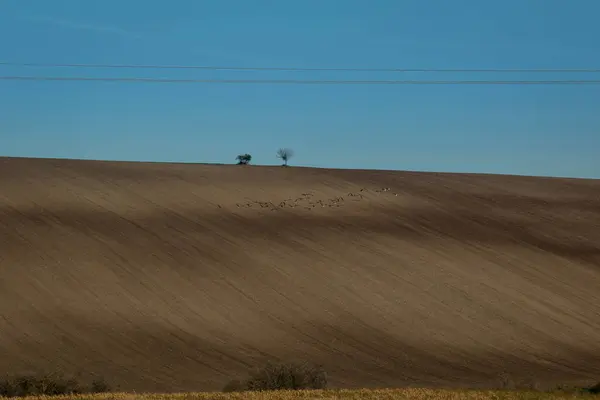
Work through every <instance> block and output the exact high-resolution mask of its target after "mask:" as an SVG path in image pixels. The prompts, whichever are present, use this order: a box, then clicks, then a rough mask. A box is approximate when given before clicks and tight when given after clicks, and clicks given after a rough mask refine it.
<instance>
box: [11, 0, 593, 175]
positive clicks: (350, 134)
mask: <svg viewBox="0 0 600 400" xmlns="http://www.w3.org/2000/svg"><path fill="white" fill-rule="evenodd" d="M599 12H600V2H598V0H577V1H572V2H569V1H565V0H504V1H502V2H500V1H487V0H485V1H481V0H453V1H448V0H410V1H408V0H371V1H366V0H361V1H357V0H344V1H341V0H340V1H333V0H319V1H316V0H304V1H291V0H290V1H285V0H280V1H276V0H271V1H266V0H253V1H247V0H172V1H169V2H167V1H164V0H160V1H158V0H144V1H142V0H119V1H117V0H103V1H92V0H52V1H50V0H0V61H4V62H17V63H18V62H23V63H29V62H33V63H82V64H89V63H100V64H169V65H229V66H259V67H260V66H265V67H273V66H275V67H278V66H283V67H308V68H319V67H325V68H336V67H342V68H344V67H356V68H600V45H599V42H598V38H600V24H598V23H597V15H598V13H599ZM0 75H3V76H6V75H52V76H108V77H116V76H119V77H159V78H163V77H167V78H176V79H178V78H198V79H205V78H208V79H212V78H214V79H229V78H232V79H348V80H355V79H356V80H374V79H391V80H405V79H432V80H446V79H449V80H455V79H492V80H498V79H529V80H531V79H600V74H531V73H518V74H498V73H452V74H450V73H436V74H432V73H429V74H428V73H381V72H378V73H372V72H352V73H350V72H279V71H275V72H273V71H271V72H263V71H242V72H239V71H189V70H187V71H179V70H142V71H139V70H100V69H83V70H82V69H64V68H47V67H44V68H23V67H15V66H0ZM599 105H600V85H597V86H454V85H451V86H425V85H419V86H361V85H354V86H342V85H331V86H321V85H316V86H312V85H293V86H292V85H219V84H139V83H106V82H103V83H98V82H15V81H0V155H6V156H31V157H61V158H62V157H66V158H96V159H113V160H152V161H182V162H216V163H234V162H235V156H236V155H237V154H239V153H246V152H248V153H251V154H252V155H253V157H254V162H255V163H257V164H278V163H279V160H277V159H276V157H275V152H276V150H277V149H278V148H279V147H284V146H285V147H290V148H293V149H294V150H295V152H296V155H295V157H294V158H293V159H292V160H291V162H290V163H291V164H292V165H294V164H295V165H304V166H320V167H338V168H377V169H405V170H424V171H456V172H486V173H508V174H524V175H555V176H574V177H597V178H598V177H600V157H599V156H598V150H599V149H600V112H599V111H598V110H599V108H598V107H599Z"/></svg>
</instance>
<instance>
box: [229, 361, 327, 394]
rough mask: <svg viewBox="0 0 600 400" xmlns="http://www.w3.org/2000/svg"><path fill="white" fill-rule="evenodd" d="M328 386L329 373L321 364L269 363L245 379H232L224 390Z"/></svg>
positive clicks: (317, 387)
mask: <svg viewBox="0 0 600 400" xmlns="http://www.w3.org/2000/svg"><path fill="white" fill-rule="evenodd" d="M326 387H327V374H326V373H325V371H324V370H323V369H322V368H321V367H319V366H314V365H311V364H308V363H287V364H275V363H268V364H267V365H266V366H265V367H264V368H262V369H259V370H257V371H255V372H254V373H252V374H251V375H250V377H249V378H248V379H246V380H244V381H239V380H232V381H231V382H229V383H228V384H227V385H226V386H225V387H224V388H223V391H225V392H234V391H246V390H249V391H262V390H302V389H325V388H326Z"/></svg>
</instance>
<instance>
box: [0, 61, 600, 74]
mask: <svg viewBox="0 0 600 400" xmlns="http://www.w3.org/2000/svg"><path fill="white" fill-rule="evenodd" d="M0 66H12V67H51V68H54V67H58V68H110V69H192V70H214V71H216V70H227V71H315V72H316V71H337V72H342V71H345V72H495V73H598V72H600V68H581V69H577V68H575V69H568V68H567V69H565V68H560V69H551V68H546V69H544V68H531V69H524V68H517V69H510V68H509V69H505V68H487V69H486V68H480V69H473V68H458V69H452V68H300V67H239V66H210V65H142V64H56V63H16V62H2V61H0Z"/></svg>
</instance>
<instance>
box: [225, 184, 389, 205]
mask: <svg viewBox="0 0 600 400" xmlns="http://www.w3.org/2000/svg"><path fill="white" fill-rule="evenodd" d="M391 190H392V189H391V188H389V187H388V188H381V189H374V190H373V192H375V193H386V192H390V194H393V195H394V196H398V194H397V193H391ZM367 192H370V190H369V189H366V188H362V189H360V190H359V191H358V192H356V193H355V192H350V193H348V194H347V195H346V196H345V197H346V198H348V201H361V200H363V199H364V198H365V194H366V193H367ZM345 197H344V196H336V197H332V198H329V199H325V200H323V199H316V198H315V195H314V194H313V193H310V192H309V193H302V194H301V195H300V197H297V198H295V199H294V198H288V199H285V200H281V201H279V202H272V201H259V200H250V201H247V202H244V203H236V207H237V208H255V207H259V208H265V209H270V210H271V211H277V210H282V209H285V208H297V207H301V208H304V209H306V210H312V209H313V208H318V207H320V208H326V207H329V208H337V207H342V206H343V205H344V203H345V201H346V198H345ZM219 208H221V206H219Z"/></svg>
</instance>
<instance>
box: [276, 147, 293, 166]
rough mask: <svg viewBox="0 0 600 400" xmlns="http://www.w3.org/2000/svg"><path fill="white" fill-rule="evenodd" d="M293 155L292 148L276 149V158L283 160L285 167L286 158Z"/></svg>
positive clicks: (286, 163)
mask: <svg viewBox="0 0 600 400" xmlns="http://www.w3.org/2000/svg"><path fill="white" fill-rule="evenodd" d="M293 156H294V151H293V150H292V149H285V148H282V149H279V150H277V158H281V159H282V160H283V165H284V166H285V167H287V165H288V160H289V159H290V158H292V157H293Z"/></svg>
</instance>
